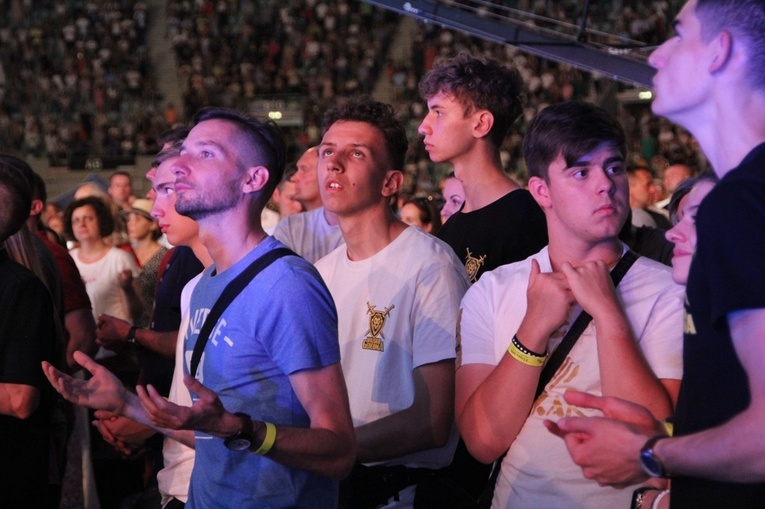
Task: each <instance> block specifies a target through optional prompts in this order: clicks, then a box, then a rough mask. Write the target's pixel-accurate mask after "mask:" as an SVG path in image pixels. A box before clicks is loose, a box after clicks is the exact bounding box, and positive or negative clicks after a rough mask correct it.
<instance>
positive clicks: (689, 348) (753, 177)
mask: <svg viewBox="0 0 765 509" xmlns="http://www.w3.org/2000/svg"><path fill="white" fill-rule="evenodd" d="M696 228H697V231H698V244H697V246H696V253H695V255H694V258H693V262H692V264H691V270H690V274H689V277H688V288H687V290H686V292H687V299H686V318H685V334H684V344H683V348H684V349H683V362H684V368H683V370H684V373H683V381H682V384H681V386H680V395H679V397H678V403H677V415H676V424H675V432H676V434H678V435H688V434H691V433H694V432H697V431H701V430H705V429H709V428H712V427H715V426H719V425H721V424H723V423H725V422H727V421H728V420H730V419H731V418H732V417H733V416H735V415H737V414H739V413H740V412H742V411H743V410H744V409H746V408H747V406H748V405H749V402H750V392H749V384H748V380H747V376H746V372H745V371H744V369H743V367H742V365H741V363H740V362H739V359H738V356H737V355H736V351H735V349H734V347H733V342H732V340H731V335H730V330H729V328H728V321H727V319H726V316H727V315H728V314H729V313H731V312H734V311H737V310H743V309H761V308H765V270H763V269H762V265H763V260H765V144H762V145H760V146H758V147H757V148H755V149H754V150H753V151H752V152H750V153H749V155H747V157H746V158H745V159H744V160H743V161H742V163H741V164H740V165H739V167H738V168H736V169H735V170H733V171H731V172H729V173H728V174H727V175H726V176H725V177H724V178H723V179H722V181H721V182H720V183H719V184H718V185H717V186H716V187H715V189H714V190H712V192H711V193H710V194H709V195H708V196H707V197H706V198H705V199H704V201H703V202H702V204H701V207H700V208H699V210H698V213H697V215H696ZM763 332H764V333H765V331H763ZM762 339H763V340H765V336H764V337H763V338H762ZM762 361H763V362H765V359H762ZM742 440H746V438H745V437H742ZM705 507H708V508H720V507H725V508H726V509H727V508H742V509H743V508H747V509H748V508H753V507H765V484H763V483H760V484H736V483H722V482H713V481H709V480H706V479H698V478H689V477H676V478H674V479H673V481H672V508H673V509H676V508H694V509H698V508H705Z"/></svg>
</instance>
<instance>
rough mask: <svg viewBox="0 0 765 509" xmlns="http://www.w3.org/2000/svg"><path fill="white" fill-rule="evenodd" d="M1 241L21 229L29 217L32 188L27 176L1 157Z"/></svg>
mask: <svg viewBox="0 0 765 509" xmlns="http://www.w3.org/2000/svg"><path fill="white" fill-rule="evenodd" d="M0 202H2V203H3V206H2V207H0V242H4V241H5V240H6V239H7V238H8V237H10V236H11V235H13V234H14V233H16V232H17V231H19V229H20V228H21V226H22V225H23V224H24V222H25V221H26V220H27V218H28V217H29V209H30V208H31V207H32V189H31V187H30V185H29V181H28V180H27V178H26V177H25V176H24V175H23V174H22V173H21V172H19V171H18V168H16V167H15V166H14V165H12V164H10V163H9V162H8V161H7V160H4V158H3V159H0Z"/></svg>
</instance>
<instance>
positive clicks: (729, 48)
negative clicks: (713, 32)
mask: <svg viewBox="0 0 765 509" xmlns="http://www.w3.org/2000/svg"><path fill="white" fill-rule="evenodd" d="M709 45H710V48H711V49H712V51H713V54H712V61H711V62H710V63H709V72H710V73H712V74H714V73H716V72H717V71H719V70H721V69H722V68H723V67H725V65H726V64H728V63H729V62H730V60H731V57H732V52H733V36H732V35H731V33H730V32H728V31H727V30H721V31H720V33H719V34H717V36H716V37H715V38H714V40H712V41H711V42H710V43H709Z"/></svg>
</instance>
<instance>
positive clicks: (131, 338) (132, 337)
mask: <svg viewBox="0 0 765 509" xmlns="http://www.w3.org/2000/svg"><path fill="white" fill-rule="evenodd" d="M138 329H140V327H139V326H137V325H133V326H132V327H130V330H129V331H128V333H127V336H125V341H127V342H128V343H135V331H137V330H138Z"/></svg>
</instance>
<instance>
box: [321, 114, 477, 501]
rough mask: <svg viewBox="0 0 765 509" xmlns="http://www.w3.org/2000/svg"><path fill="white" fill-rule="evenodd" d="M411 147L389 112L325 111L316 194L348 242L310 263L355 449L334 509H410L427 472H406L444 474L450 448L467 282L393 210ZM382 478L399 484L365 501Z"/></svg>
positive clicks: (435, 243) (441, 249)
mask: <svg viewBox="0 0 765 509" xmlns="http://www.w3.org/2000/svg"><path fill="white" fill-rule="evenodd" d="M406 146H407V139H406V133H405V131H404V129H403V126H402V125H401V123H400V122H398V121H397V120H396V119H395V117H394V114H393V108H391V107H390V106H388V105H386V104H382V103H379V102H375V101H372V100H371V99H359V100H356V101H350V102H348V103H345V104H343V105H341V106H339V107H337V108H336V109H334V110H330V111H329V112H327V114H326V115H325V118H324V137H323V140H322V143H321V145H320V146H319V173H318V174H319V182H320V190H321V193H322V198H323V201H324V206H325V207H326V208H327V210H329V211H331V212H332V213H334V214H336V215H337V218H338V221H339V225H340V229H341V230H342V232H343V236H344V238H345V242H346V245H345V246H341V247H339V248H337V249H335V250H334V251H333V252H332V253H330V254H329V255H327V256H326V257H324V258H323V259H321V260H320V261H319V262H317V264H316V267H317V268H318V269H319V272H320V273H321V275H322V277H323V278H324V281H325V282H326V283H327V287H328V288H329V290H330V292H331V293H332V298H333V300H334V301H335V305H336V306H337V310H338V329H339V339H340V350H341V365H342V368H343V374H344V375H345V379H346V381H347V385H348V395H349V398H350V405H351V416H352V418H353V423H354V427H355V430H356V442H357V447H356V461H357V466H356V468H355V469H354V472H353V473H352V474H351V477H350V478H349V480H346V481H344V482H343V483H341V489H340V506H341V507H366V505H364V503H365V502H369V503H370V505H369V506H373V505H375V504H377V505H382V506H384V507H412V504H413V500H414V496H415V485H416V484H417V482H418V478H417V476H418V475H422V473H423V472H425V473H427V472H428V470H418V471H415V470H412V469H414V468H417V469H429V470H435V469H439V468H441V467H445V466H447V465H448V464H449V463H450V462H451V459H452V456H453V454H454V448H455V446H456V440H457V436H456V433H455V432H454V431H455V430H454V426H453V405H454V397H453V394H454V393H453V390H454V356H455V350H454V348H455V341H454V331H455V326H456V317H457V309H458V306H459V301H460V298H461V297H462V295H463V294H464V292H465V290H466V289H467V287H468V280H467V277H466V275H465V271H464V269H463V268H462V264H461V263H460V262H459V260H458V259H457V257H456V256H455V254H454V253H453V251H452V250H451V248H450V247H449V246H448V245H447V244H445V243H444V242H442V241H440V240H438V239H436V238H435V237H432V236H430V235H428V234H426V233H425V232H423V231H422V230H420V229H419V228H416V227H411V226H407V225H406V224H404V223H402V222H401V221H400V220H398V219H397V218H396V216H395V215H394V213H393V211H392V210H391V208H390V206H389V203H390V198H391V196H393V195H395V194H396V193H397V192H398V190H399V188H400V187H401V184H402V182H403V174H402V172H401V168H402V167H403V162H404V161H403V158H404V154H405V153H406ZM370 466H373V468H371V469H370V468H369V467H370ZM378 476H379V477H380V478H382V477H383V476H385V477H386V478H387V479H393V481H392V484H393V485H394V486H391V485H388V486H389V487H391V491H390V492H387V493H386V492H385V491H384V490H382V491H381V492H380V493H379V496H378V497H377V498H376V499H374V500H370V499H369V498H366V497H368V496H369V495H370V493H371V491H373V490H374V488H384V487H385V486H383V485H384V484H385V483H378V482H376V481H375V480H374V479H376V478H377V477H378ZM362 478H365V479H366V480H370V479H371V482H370V485H369V486H367V485H365V484H363V483H362ZM420 495H421V494H420ZM362 497H363V498H362ZM362 500H364V502H362Z"/></svg>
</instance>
